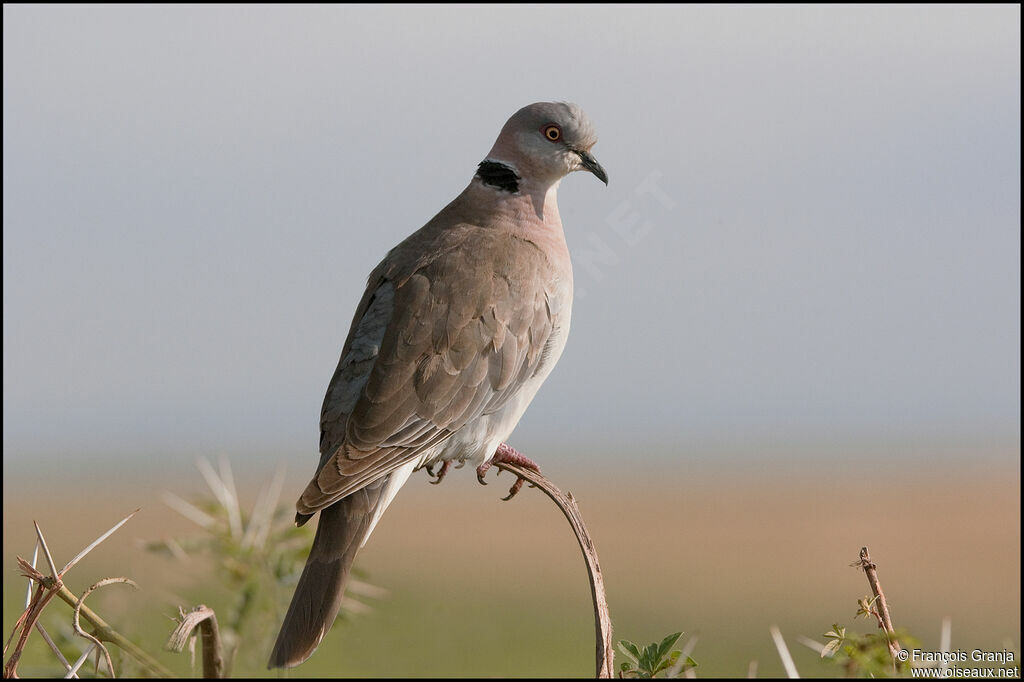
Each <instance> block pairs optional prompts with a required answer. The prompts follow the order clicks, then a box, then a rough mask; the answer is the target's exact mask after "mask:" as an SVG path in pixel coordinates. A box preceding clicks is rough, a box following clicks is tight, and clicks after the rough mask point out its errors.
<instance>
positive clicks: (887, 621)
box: [860, 547, 900, 663]
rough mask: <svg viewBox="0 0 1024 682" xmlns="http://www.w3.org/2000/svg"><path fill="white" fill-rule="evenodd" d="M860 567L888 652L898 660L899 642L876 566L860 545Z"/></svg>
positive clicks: (865, 548) (894, 659) (866, 549)
mask: <svg viewBox="0 0 1024 682" xmlns="http://www.w3.org/2000/svg"><path fill="white" fill-rule="evenodd" d="M860 568H862V569H864V575H866V576H867V577H868V584H869V585H870V586H871V593H872V594H874V596H875V600H876V603H877V604H878V621H879V623H878V626H879V627H880V628H882V629H883V630H885V634H886V637H887V639H888V640H889V654H890V655H891V656H892V660H893V662H894V663H895V661H897V660H898V659H897V658H896V654H898V653H899V651H900V643H899V642H897V641H896V638H895V636H894V635H895V633H896V631H895V629H894V628H893V626H892V618H891V617H890V616H889V604H888V603H886V601H885V593H884V592H882V584H881V583H880V582H878V572H877V569H878V567H877V566H875V564H874V563H872V562H871V557H870V556H869V555H868V548H867V547H861V549H860Z"/></svg>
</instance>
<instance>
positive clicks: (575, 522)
mask: <svg viewBox="0 0 1024 682" xmlns="http://www.w3.org/2000/svg"><path fill="white" fill-rule="evenodd" d="M497 466H498V467H499V468H500V469H504V470H505V471H509V472H511V473H513V474H515V475H516V476H520V477H522V478H525V479H526V480H527V481H529V482H530V483H532V484H533V485H534V487H537V488H540V489H541V491H543V492H544V494H545V495H547V496H548V497H549V498H551V501H552V502H554V503H555V504H556V505H557V506H558V508H559V509H561V510H562V514H564V515H565V518H566V519H567V520H568V521H569V525H570V526H572V530H573V532H574V533H575V534H576V541H577V542H579V545H580V550H581V551H582V552H583V560H584V561H585V562H586V564H587V575H588V577H589V578H590V596H591V597H592V598H593V600H594V630H595V635H596V638H597V643H596V655H597V677H599V678H610V677H612V666H613V662H614V658H615V651H614V649H613V647H612V620H611V616H609V615H608V601H607V599H606V598H605V594H604V578H603V577H602V575H601V566H600V564H599V563H598V561H597V550H596V549H595V548H594V541H593V540H592V539H591V537H590V533H589V532H587V527H586V525H584V523H583V517H582V515H581V514H580V509H579V506H578V505H577V504H576V499H575V498H573V496H572V493H569V494H565V493H563V492H562V491H561V490H559V489H558V488H557V487H556V486H555V484H554V483H552V482H551V481H549V480H548V479H546V478H545V477H544V476H542V475H541V474H539V473H537V472H536V471H533V470H532V469H527V468H525V467H521V466H519V465H517V464H511V463H508V462H500V463H498V464H497Z"/></svg>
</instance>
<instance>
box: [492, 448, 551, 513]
mask: <svg viewBox="0 0 1024 682" xmlns="http://www.w3.org/2000/svg"><path fill="white" fill-rule="evenodd" d="M502 463H507V464H518V465H519V466H521V467H523V468H525V469H530V470H531V471H536V472H537V473H538V474H539V473H540V467H539V466H537V463H536V462H534V461H533V460H532V459H530V458H529V457H527V456H526V455H524V454H522V453H521V452H519V451H517V450H515V449H514V448H512V447H511V446H509V445H506V444H505V443H502V444H501V445H499V446H498V449H497V450H495V451H494V456H493V457H491V458H490V459H489V460H487V461H486V462H484V463H483V464H481V465H480V466H478V467H477V468H476V480H477V481H479V482H480V484H481V485H487V481H485V480H484V476H485V475H486V474H487V472H488V470H490V468H491V467H492V466H494V465H495V464H502ZM513 473H514V472H513ZM500 474H501V469H498V473H497V474H495V476H498V475H500ZM525 482H526V479H525V478H524V477H522V476H519V475H516V482H515V483H513V484H512V487H511V488H509V489H508V496H506V497H503V498H501V499H502V500H503V501H505V502H507V501H509V500H511V499H512V498H513V497H515V496H516V493H518V492H519V490H520V489H521V488H522V487H523V483H525ZM531 485H532V484H531Z"/></svg>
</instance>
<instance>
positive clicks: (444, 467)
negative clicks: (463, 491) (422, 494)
mask: <svg viewBox="0 0 1024 682" xmlns="http://www.w3.org/2000/svg"><path fill="white" fill-rule="evenodd" d="M435 466H437V462H434V463H433V464H428V465H427V473H428V474H430V475H431V476H433V477H434V480H433V481H431V482H430V483H431V485H437V484H438V483H440V482H441V481H443V480H444V477H445V476H447V475H448V470H449V469H451V468H452V461H451V460H450V459H449V460H447V461H445V462H443V463H442V464H441V470H440V471H438V472H437V473H436V474H435V473H434V467H435Z"/></svg>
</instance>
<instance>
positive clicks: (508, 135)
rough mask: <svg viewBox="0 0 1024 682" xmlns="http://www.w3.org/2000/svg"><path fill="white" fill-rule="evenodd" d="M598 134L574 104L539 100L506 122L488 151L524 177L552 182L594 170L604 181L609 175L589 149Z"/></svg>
mask: <svg viewBox="0 0 1024 682" xmlns="http://www.w3.org/2000/svg"><path fill="white" fill-rule="evenodd" d="M596 142H597V134H596V133H595V132H594V126H593V124H591V122H590V119H589V118H587V115H586V114H585V113H583V110H582V109H580V108H579V107H578V106H576V105H575V104H570V103H567V102H536V103H535V104H530V105H527V106H525V107H523V108H522V109H520V110H519V111H517V112H516V113H514V114H512V117H511V118H510V119H509V120H508V122H507V123H505V126H504V127H503V128H502V129H501V133H500V134H499V135H498V139H497V140H496V141H495V143H494V146H493V147H492V148H491V151H490V153H489V154H488V155H487V161H493V162H497V163H500V164H504V165H507V166H509V167H511V168H512V169H513V170H514V171H515V172H516V174H517V175H518V176H519V177H520V178H522V179H524V180H528V181H530V182H533V183H537V184H540V185H545V186H546V185H552V184H555V183H557V182H558V181H559V180H561V179H562V178H563V177H565V176H566V175H568V174H569V173H572V172H573V171H579V170H585V171H590V172H591V173H593V174H594V175H595V176H597V178H598V179H599V180H601V181H602V182H603V183H604V184H606V185H607V184H608V175H607V173H605V170H604V168H602V167H601V164H599V163H598V162H597V159H595V158H594V157H593V155H592V154H591V153H590V150H591V148H593V146H594V144H595V143H596Z"/></svg>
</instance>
